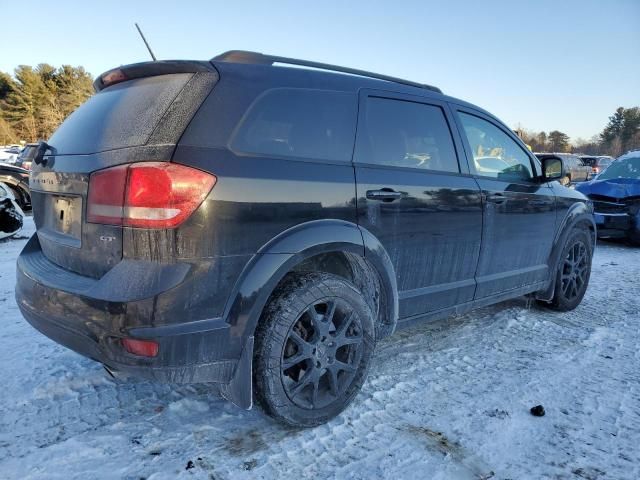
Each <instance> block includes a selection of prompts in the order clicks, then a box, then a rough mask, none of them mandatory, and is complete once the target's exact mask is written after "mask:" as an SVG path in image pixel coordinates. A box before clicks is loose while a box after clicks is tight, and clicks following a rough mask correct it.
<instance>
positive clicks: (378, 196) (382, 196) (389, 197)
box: [367, 188, 402, 202]
mask: <svg viewBox="0 0 640 480" xmlns="http://www.w3.org/2000/svg"><path fill="white" fill-rule="evenodd" d="M367 198H368V199H369V200H382V201H383V202H393V201H394V200H397V199H399V198H402V192H396V191H395V190H392V189H391V188H381V189H380V190H367Z"/></svg>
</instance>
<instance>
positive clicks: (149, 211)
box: [16, 52, 594, 408]
mask: <svg viewBox="0 0 640 480" xmlns="http://www.w3.org/2000/svg"><path fill="white" fill-rule="evenodd" d="M264 60H265V57H264V56H261V55H259V54H251V53H249V54H247V53H245V52H231V53H229V54H226V55H222V56H219V57H216V58H215V59H213V60H212V61H210V62H199V61H175V62H153V63H143V64H136V65H130V66H125V67H120V68H119V69H117V70H114V71H111V72H107V74H104V75H102V76H101V77H100V78H99V79H98V80H97V81H96V87H97V90H98V93H97V94H96V95H95V96H94V97H92V98H91V99H90V100H89V101H88V102H87V103H86V104H84V105H83V106H82V107H80V108H79V109H78V110H77V111H76V112H75V113H74V114H73V115H72V116H71V117H70V118H69V119H68V120H67V121H66V122H65V123H64V124H63V125H62V127H60V129H59V130H58V131H57V132H56V133H55V134H54V135H53V137H52V138H51V139H50V140H49V142H48V145H47V146H46V153H45V154H44V155H43V156H42V158H41V161H39V162H34V164H33V166H32V175H31V181H30V186H31V191H32V202H33V210H34V219H35V223H36V227H37V233H36V234H35V235H34V236H33V237H32V238H31V239H30V241H29V242H28V244H27V246H26V247H25V249H24V251H23V252H22V254H21V255H20V257H19V259H18V273H17V287H16V298H17V302H18V305H19V307H20V309H21V310H22V312H23V314H24V316H25V317H26V319H27V320H28V321H29V322H30V323H31V324H32V325H33V326H34V327H35V328H37V329H38V330H40V331H41V332H43V333H44V334H45V335H47V336H49V337H51V338H53V339H55V340H56V341H58V342H60V343H62V344H64V345H66V346H68V347H69V348H71V349H73V350H75V351H77V352H79V353H81V354H83V355H86V356H87V357H90V358H93V359H95V360H97V361H99V362H101V363H103V364H105V365H107V366H108V367H109V368H110V369H113V370H122V371H126V372H130V373H135V374H138V375H140V376H143V377H146V378H151V379H155V380H159V381H167V382H181V383H182V382H215V383H218V384H221V386H222V392H223V395H225V396H226V397H227V398H228V399H230V400H232V401H233V402H235V403H236V404H238V405H240V406H242V407H245V408H249V407H250V406H251V405H252V398H253V397H252V368H253V362H254V340H255V338H254V336H255V332H256V328H257V327H258V326H259V325H260V324H261V322H263V321H264V319H263V315H264V311H265V306H266V305H268V304H269V302H270V301H272V300H273V297H274V295H276V293H274V292H278V291H279V290H278V289H279V288H280V286H281V285H282V282H284V281H285V280H286V279H287V278H289V277H290V276H291V275H293V274H296V273H304V272H323V273H327V274H330V275H332V276H333V277H332V278H334V277H339V278H341V279H344V280H348V282H349V285H353V289H354V292H358V293H357V294H358V295H361V296H362V297H363V298H364V299H365V300H364V301H365V304H366V307H365V306H362V305H361V310H362V311H364V310H366V309H369V310H370V311H371V313H372V315H373V318H374V321H375V322H376V331H375V337H376V338H377V339H379V338H382V337H384V336H386V335H389V334H391V333H392V332H393V331H394V330H395V328H396V327H397V326H398V325H408V324H411V323H413V322H415V321H419V320H424V319H431V318H436V317H444V316H448V315H451V314H456V313H462V312H465V311H468V310H470V309H471V308H474V307H477V306H482V305H488V304H491V303H496V302H499V301H502V300H505V299H508V298H513V297H517V296H521V295H525V294H532V293H533V294H536V295H537V296H538V298H541V299H544V300H550V299H551V297H552V296H553V289H554V283H555V272H556V269H557V265H558V263H559V262H560V255H561V253H562V249H563V247H564V244H565V242H566V239H567V238H568V235H569V233H570V232H571V231H572V229H574V228H578V227H579V228H583V229H584V230H585V231H586V232H590V233H589V235H591V234H592V233H593V230H594V226H593V218H592V212H591V210H590V207H589V205H588V203H587V201H586V198H585V197H584V196H583V195H581V194H579V193H577V192H574V191H571V190H568V189H566V188H564V187H561V186H560V185H559V184H558V183H557V182H548V181H545V180H544V178H543V172H542V169H541V164H540V162H538V160H537V159H536V158H535V157H534V156H533V155H532V154H531V153H530V152H529V151H528V150H527V148H526V147H525V146H524V144H522V142H521V141H520V140H519V139H518V138H517V137H516V136H515V135H513V133H512V132H511V131H510V130H509V129H508V128H507V127H506V126H504V124H502V123H501V122H500V121H499V120H497V119H496V118H495V117H493V116H492V115H491V114H489V113H488V112H486V111H484V110H482V109H479V108H478V107H475V106H473V105H471V104H468V103H466V102H462V101H460V100H457V99H454V98H451V97H448V96H445V95H443V94H442V93H440V91H439V90H438V89H435V88H433V87H422V86H420V85H417V84H413V83H411V82H404V83H403V82H402V81H395V79H390V80H389V79H387V78H380V77H378V78H371V76H367V75H360V76H355V75H343V74H341V73H336V72H326V71H324V72H323V71H317V70H309V69H300V68H286V67H281V66H275V65H272V63H273V62H270V61H264ZM348 73H352V71H349V72H348ZM389 118H391V119H394V121H395V124H396V125H402V128H405V131H404V133H403V135H404V137H402V136H401V135H399V134H397V132H395V131H393V128H390V127H388V126H385V124H384V122H385V121H386V120H385V119H389ZM396 120H397V121H396ZM416 122H417V123H420V122H424V124H425V125H427V127H425V128H426V130H428V133H420V132H416V131H415V125H416V124H417V123H416ZM356 126H357V129H356ZM356 130H357V132H356ZM389 132H391V134H389ZM409 137H410V138H411V143H410V144H409V143H403V142H404V140H402V138H409ZM488 138H491V142H489V143H486V144H483V143H482V142H483V141H486V139H488ZM483 139H484V140H483ZM505 152H509V153H508V154H506V153H505ZM487 155H492V156H496V155H498V156H499V158H501V159H502V158H504V159H505V160H504V161H501V163H500V164H501V165H502V166H501V167H500V168H498V169H497V170H495V169H493V170H492V171H491V174H490V175H486V176H483V175H479V174H478V171H477V168H476V162H474V158H476V157H477V158H482V157H486V156H487ZM496 168H497V167H496ZM145 172H147V173H149V172H150V173H149V174H148V175H147V173H145ZM176 175H178V176H183V177H184V178H187V177H188V178H189V179H195V180H194V181H195V182H197V188H194V189H195V190H197V191H198V192H200V193H202V195H201V197H198V198H197V199H196V200H197V201H196V202H195V204H194V205H195V206H194V205H191V206H192V207H193V208H192V209H191V210H190V211H188V212H187V213H188V214H187V215H186V216H184V218H182V219H181V220H180V221H179V222H175V223H171V222H172V219H173V218H174V217H171V215H182V210H181V209H182V208H183V206H182V204H181V203H179V202H178V200H175V198H173V197H172V199H171V201H172V202H174V203H172V204H171V205H170V206H169V207H167V206H166V205H165V204H163V203H162V202H164V201H165V200H166V199H162V198H155V197H154V198H153V202H151V201H149V200H148V199H147V198H146V197H145V195H151V194H150V193H149V192H151V191H152V190H153V189H154V188H161V187H162V188H163V185H164V184H163V183H162V182H164V180H162V181H160V180H157V179H158V178H161V179H165V178H168V180H167V181H168V182H169V183H170V184H171V182H172V181H173V180H175V178H176V177H175V176H176ZM172 176H173V177H172ZM183 177H180V178H183ZM124 179H127V180H126V184H127V186H126V187H125V186H124V185H125V180H124ZM154 179H156V180H154ZM172 179H173V180H172ZM112 180H113V181H112ZM156 181H157V182H159V183H153V182H156ZM109 185H111V187H110V188H109ZM140 185H142V187H141V186H140ZM172 185H173V187H176V185H178V184H177V183H176V182H174V183H173V184H172ZM194 185H195V184H194ZM147 187H149V189H150V190H149V189H147V190H145V188H147ZM173 187H171V188H173ZM176 188H182V187H180V186H179V185H178V187H176ZM114 191H115V193H114ZM191 194H192V192H187V191H183V190H180V192H179V195H181V196H184V197H185V198H187V199H188V198H190V197H189V195H191ZM172 195H173V194H172ZM176 195H178V194H176ZM123 198H124V199H125V200H124V204H123V203H122V202H123ZM176 198H177V197H176ZM180 198H182V197H180ZM180 201H181V200H180ZM136 202H138V203H136ZM145 202H146V203H145ZM154 202H155V203H154ZM176 202H178V203H176ZM176 205H177V206H176ZM175 212H178V213H175ZM323 278H324V277H323ZM345 328H346V327H345ZM319 351H320V349H317V351H316V349H314V354H316V355H317V354H318V352H319ZM322 362H324V360H323V359H319V360H318V364H320V363H322Z"/></svg>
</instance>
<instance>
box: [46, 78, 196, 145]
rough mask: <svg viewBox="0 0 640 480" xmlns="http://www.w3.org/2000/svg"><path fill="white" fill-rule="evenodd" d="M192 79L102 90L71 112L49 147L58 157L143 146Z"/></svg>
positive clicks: (148, 81) (128, 84) (139, 81)
mask: <svg viewBox="0 0 640 480" xmlns="http://www.w3.org/2000/svg"><path fill="white" fill-rule="evenodd" d="M192 76H193V74H191V73H179V74H170V75H159V76H155V77H147V78H139V79H135V80H129V81H128V82H123V83H119V84H116V85H113V86H111V87H108V88H105V89H104V90H102V91H101V92H100V93H98V94H96V95H94V96H93V97H91V98H90V99H89V100H87V101H86V102H85V103H84V104H82V106H80V108H78V109H77V110H76V111H75V112H73V113H72V114H71V115H70V116H69V118H67V120H65V121H64V123H63V124H62V125H61V126H60V128H58V130H56V132H55V133H54V134H53V136H52V137H51V139H50V140H49V144H50V145H51V146H53V147H54V148H55V149H56V153H58V154H78V153H95V152H102V151H105V150H112V149H115V148H123V147H133V146H138V145H144V144H145V143H146V142H147V140H148V138H149V136H150V135H151V133H152V132H153V130H154V128H155V127H156V125H157V124H158V122H159V121H160V119H161V118H162V115H163V114H164V112H165V111H166V110H167V108H168V107H169V105H170V104H171V102H173V100H174V99H175V98H176V96H177V95H178V93H179V92H180V90H182V88H183V87H184V86H185V84H186V83H187V82H188V81H189V79H190V78H191V77H192Z"/></svg>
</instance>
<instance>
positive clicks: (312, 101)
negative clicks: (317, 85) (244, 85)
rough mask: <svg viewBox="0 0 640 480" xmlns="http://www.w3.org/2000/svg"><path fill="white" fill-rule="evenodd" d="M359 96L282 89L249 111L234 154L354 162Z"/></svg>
mask: <svg viewBox="0 0 640 480" xmlns="http://www.w3.org/2000/svg"><path fill="white" fill-rule="evenodd" d="M356 107H357V98H356V95H355V94H352V93H346V92H336V91H329V90H308V89H301V88H278V89H273V90H269V91H267V92H266V93H265V94H263V95H262V96H260V97H259V98H258V99H257V100H256V101H255V102H254V104H253V105H252V106H251V107H250V108H249V110H248V111H247V113H246V115H245V116H244V117H243V119H242V120H241V121H240V124H239V125H238V127H237V128H236V131H235V133H234V134H233V136H232V139H231V143H230V148H231V150H233V151H235V152H243V153H252V154H258V155H266V156H270V155H271V156H282V157H296V158H310V159H319V160H333V161H342V162H350V161H351V154H352V152H353V142H354V136H355V128H356Z"/></svg>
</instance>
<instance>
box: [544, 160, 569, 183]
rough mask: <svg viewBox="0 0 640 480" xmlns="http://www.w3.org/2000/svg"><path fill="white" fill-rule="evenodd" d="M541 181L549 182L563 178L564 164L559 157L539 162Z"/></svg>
mask: <svg viewBox="0 0 640 480" xmlns="http://www.w3.org/2000/svg"><path fill="white" fill-rule="evenodd" d="M541 163H542V181H543V182H551V181H552V180H560V179H561V178H562V177H564V163H563V162H562V159H561V158H560V157H547V158H543V159H542V160H541Z"/></svg>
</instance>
